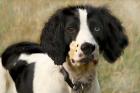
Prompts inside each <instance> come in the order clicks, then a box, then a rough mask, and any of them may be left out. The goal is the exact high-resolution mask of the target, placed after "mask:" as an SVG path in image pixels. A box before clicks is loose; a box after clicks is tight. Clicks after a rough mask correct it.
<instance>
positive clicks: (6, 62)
mask: <svg viewBox="0 0 140 93" xmlns="http://www.w3.org/2000/svg"><path fill="white" fill-rule="evenodd" d="M22 53H25V54H32V53H43V51H42V50H41V48H40V45H39V44H36V43H32V42H21V43H17V44H13V45H11V46H9V47H8V48H7V49H6V50H5V51H4V53H3V54H2V64H3V66H4V67H5V68H6V69H7V70H8V71H9V73H10V75H11V77H12V79H13V80H14V82H15V85H16V88H17V91H18V93H33V90H32V89H33V86H32V85H33V78H34V76H33V75H34V63H32V64H28V63H27V62H26V61H24V60H18V58H19V56H20V55H21V54H22Z"/></svg>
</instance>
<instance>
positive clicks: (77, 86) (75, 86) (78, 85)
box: [60, 66, 84, 93]
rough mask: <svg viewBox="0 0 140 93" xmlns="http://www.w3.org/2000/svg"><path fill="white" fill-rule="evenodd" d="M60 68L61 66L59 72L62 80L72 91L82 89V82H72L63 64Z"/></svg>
mask: <svg viewBox="0 0 140 93" xmlns="http://www.w3.org/2000/svg"><path fill="white" fill-rule="evenodd" d="M60 68H61V69H60V72H61V73H62V74H63V76H64V80H65V81H66V83H67V84H68V85H69V86H70V87H71V89H72V90H74V91H82V90H83V89H84V84H83V83H81V82H75V83H72V80H71V79H70V77H69V74H68V72H67V71H66V69H65V68H64V67H63V66H61V67H60ZM78 93H79V92H78Z"/></svg>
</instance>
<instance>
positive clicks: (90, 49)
mask: <svg viewBox="0 0 140 93" xmlns="http://www.w3.org/2000/svg"><path fill="white" fill-rule="evenodd" d="M81 50H82V51H83V53H84V54H85V55H91V54H92V52H93V51H94V50H95V45H93V44H90V43H84V44H82V46H81Z"/></svg>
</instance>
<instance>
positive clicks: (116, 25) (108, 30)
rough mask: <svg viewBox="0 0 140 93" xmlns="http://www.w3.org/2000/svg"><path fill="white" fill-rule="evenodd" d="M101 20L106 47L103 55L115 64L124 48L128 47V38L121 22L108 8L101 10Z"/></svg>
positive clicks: (103, 48) (103, 49)
mask: <svg viewBox="0 0 140 93" xmlns="http://www.w3.org/2000/svg"><path fill="white" fill-rule="evenodd" d="M100 13H101V19H102V22H103V25H104V34H105V39H104V41H103V42H104V46H103V47H102V53H103V56H104V58H105V59H106V60H107V61H108V62H110V63H113V62H115V61H116V59H117V58H118V57H120V55H121V54H122V52H123V50H124V48H125V47H126V46H127V45H128V38H127V36H126V35H125V31H124V28H123V26H122V25H121V22H120V21H119V20H118V19H117V18H116V17H115V16H113V15H111V13H110V11H109V10H108V9H106V8H101V9H100Z"/></svg>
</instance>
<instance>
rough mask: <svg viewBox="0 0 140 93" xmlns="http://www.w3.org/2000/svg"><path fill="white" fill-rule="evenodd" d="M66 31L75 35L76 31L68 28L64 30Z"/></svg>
mask: <svg viewBox="0 0 140 93" xmlns="http://www.w3.org/2000/svg"><path fill="white" fill-rule="evenodd" d="M66 31H67V32H69V33H75V32H76V31H77V30H76V29H75V28H73V27H68V28H66Z"/></svg>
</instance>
